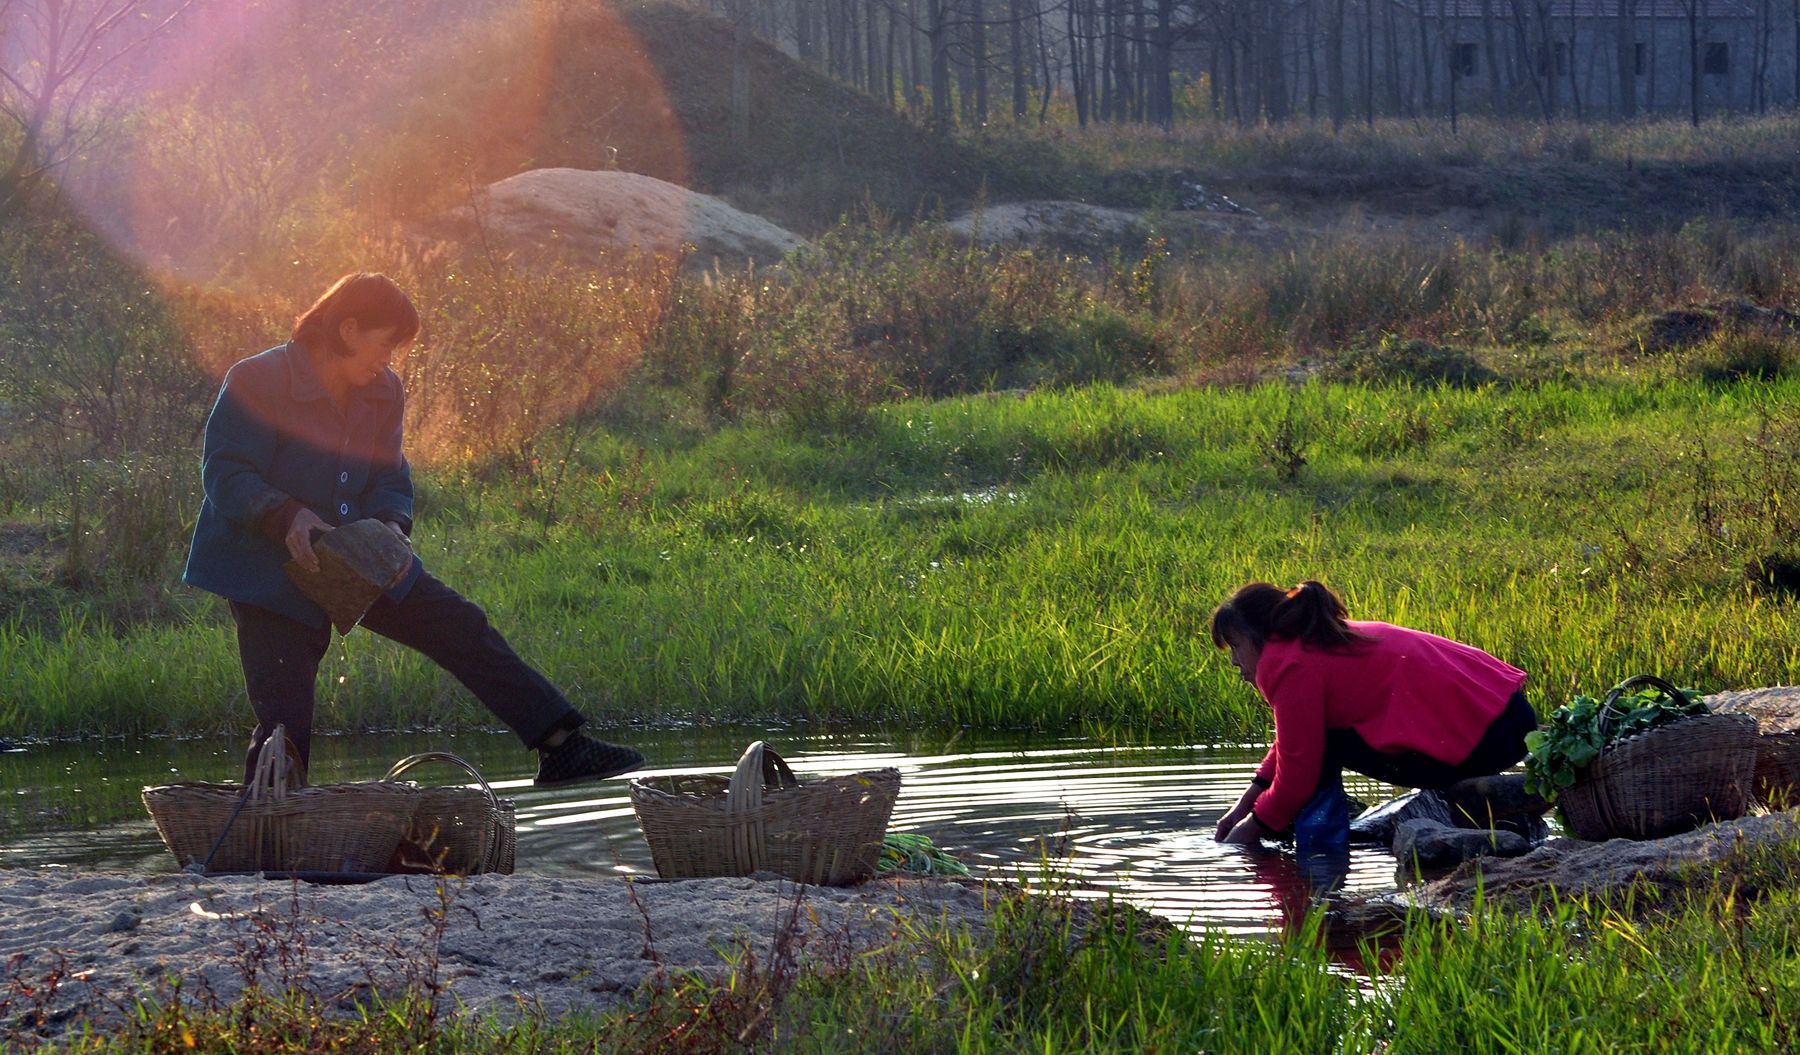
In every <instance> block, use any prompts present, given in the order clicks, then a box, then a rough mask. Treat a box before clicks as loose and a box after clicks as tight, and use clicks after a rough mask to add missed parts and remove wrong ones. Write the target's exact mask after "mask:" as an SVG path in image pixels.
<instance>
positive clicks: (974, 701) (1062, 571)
mask: <svg viewBox="0 0 1800 1055" xmlns="http://www.w3.org/2000/svg"><path fill="white" fill-rule="evenodd" d="M1796 391H1797V390H1796V382H1794V381H1792V380H1777V381H1773V382H1749V381H1743V382H1736V383H1732V384H1726V385H1712V384H1705V383H1701V382H1694V381H1638V382H1632V381H1619V382H1615V383H1613V384H1608V385H1593V386H1566V385H1557V384H1545V385H1540V386H1536V387H1518V388H1510V389H1507V388H1483V389H1476V390H1466V389H1409V388H1401V387H1366V386H1360V385H1340V384H1325V383H1318V382H1314V383H1310V384H1307V385H1305V386H1303V387H1301V388H1299V389H1289V388H1287V387H1285V386H1275V385H1269V386H1261V387H1256V388H1250V389H1238V390H1186V391H1178V392H1169V393H1163V394H1152V393H1145V392H1131V391H1126V390H1121V389H1118V388H1115V387H1110V386H1101V387H1093V388H1086V389H1077V390H1066V391H1041V392H1037V393H1033V394H1030V395H1024V396H977V397H968V398H963V399H956V400H947V401H942V402H936V403H900V404H894V405H889V406H884V407H880V408H876V409H875V410H873V411H872V412H871V415H870V417H869V420H868V427H867V429H866V430H865V431H863V432H860V433H857V434H853V435H805V434H796V433H794V432H792V431H790V430H787V429H784V428H780V427H775V426H751V425H741V426H735V427H728V428H724V429H720V430H718V431H715V432H711V433H708V434H704V435H700V436H697V437H695V438H692V439H690V440H688V441H686V442H681V443H672V444H669V445H667V446H663V447H659V448H657V449H654V450H645V449H641V448H637V447H635V446H634V445H633V444H632V443H631V442H630V441H628V440H626V439H622V438H621V437H619V436H617V435H615V434H612V433H609V432H607V431H606V430H605V429H604V428H603V427H601V426H600V425H598V424H589V425H587V426H585V427H583V429H582V430H581V431H579V432H578V433H574V434H572V435H571V438H570V442H569V443H566V444H564V443H558V444H551V445H549V446H550V447H553V448H554V449H556V450H561V451H566V452H568V455H569V458H568V465H567V467H566V468H565V469H562V470H561V471H560V472H558V473H555V474H554V475H553V474H552V473H550V472H548V471H541V472H540V473H539V475H538V477H537V478H536V483H535V484H534V483H533V482H532V479H531V478H530V477H526V478H523V480H521V479H516V478H508V479H495V480H488V481H486V482H484V481H483V480H482V479H480V478H479V477H476V476H469V475H452V474H440V475H430V474H427V475H425V476H424V477H423V478H422V480H421V492H422V493H421V503H420V515H419V524H418V535H417V541H418V548H419V551H420V552H421V554H422V555H423V557H424V559H425V561H426V563H427V565H428V566H430V567H431V568H433V569H434V570H435V571H436V572H437V574H439V575H440V576H442V577H443V578H444V579H445V580H446V581H448V582H450V583H451V584H453V585H455V586H458V587H460V588H461V589H463V590H465V591H466V592H468V593H469V594H470V595H471V596H472V597H474V598H475V599H476V600H478V601H479V602H480V603H482V604H483V605H484V606H486V607H487V609H488V611H489V613H490V615H491V616H492V617H493V618H494V620H495V621H496V623H497V624H498V625H499V626H500V627H502V628H503V629H504V631H505V632H506V633H507V634H508V635H509V637H510V638H511V639H512V640H513V641H514V642H515V644H516V645H517V646H518V647H519V648H520V650H521V652H522V653H523V654H524V655H526V656H527V657H529V658H530V659H531V660H532V661H533V662H535V663H538V664H540V665H541V666H542V667H543V669H544V670H545V671H546V672H547V673H548V674H549V675H550V676H551V678H552V679H553V680H554V681H556V682H557V683H559V684H560V685H562V686H563V687H564V688H565V689H566V690H567V691H568V692H569V693H570V695H571V696H572V697H573V698H574V699H576V700H577V701H578V702H579V704H580V705H581V706H582V707H583V708H584V709H586V710H588V711H589V712H590V713H592V714H594V715H595V716H596V717H604V718H608V719H618V720H670V721H684V720H706V719H715V718H744V719H758V718H773V717H788V718H795V717H806V718H814V719H853V720H861V721H875V722H894V723H905V724H919V725H926V726H955V725H963V724H967V725H975V726H981V727H999V728H1025V729H1040V730H1086V731H1090V732H1097V733H1102V734H1105V733H1108V732H1125V731H1130V730H1142V729H1156V730H1169V731H1176V732H1180V733H1185V734H1191V735H1196V736H1215V735H1216V736H1246V735H1252V734H1254V733H1256V732H1258V731H1260V730H1261V728H1262V726H1263V723H1264V722H1265V721H1266V714H1265V713H1264V712H1263V711H1262V710H1261V708H1260V707H1259V706H1258V705H1257V704H1256V703H1255V702H1254V697H1253V694H1251V693H1250V692H1249V691H1248V690H1246V689H1244V688H1243V687H1242V686H1240V685H1238V684H1236V682H1235V677H1234V675H1233V674H1232V673H1231V671H1230V669H1229V666H1228V665H1227V664H1226V663H1224V662H1223V660H1222V657H1221V656H1219V655H1218V654H1216V653H1215V651H1214V650H1213V649H1212V648H1211V647H1210V644H1209V643H1208V642H1207V641H1206V640H1205V636H1204V630H1205V625H1206V619H1207V616H1208V613H1209V611H1210V609H1211V607H1212V606H1213V605H1214V604H1216V603H1217V602H1218V601H1219V600H1220V599H1222V598H1223V597H1224V596H1225V595H1226V594H1227V593H1228V592H1229V591H1230V590H1231V589H1233V588H1235V587H1236V586H1237V585H1239V584H1241V583H1242V582H1244V581H1247V580H1250V579H1257V578H1263V579H1269V580H1272V581H1275V582H1292V581H1297V580H1299V579H1301V578H1304V577H1308V576H1321V577H1323V578H1325V579H1326V580H1327V581H1329V582H1331V583H1332V584H1333V585H1334V586H1336V587H1337V588H1338V589H1339V590H1341V591H1342V592H1343V593H1344V595H1345V597H1346V598H1347V600H1348V601H1349V604H1350V607H1351V610H1352V614H1353V615H1355V616H1358V617H1364V618H1373V619H1385V620H1391V621H1395V622H1400V623H1405V624H1408V625H1412V626H1417V627H1421V628H1423V629H1428V630H1432V631H1435V632H1439V633H1444V634H1447V635H1450V636H1454V637H1457V638H1459V639H1461V640H1465V641H1469V642H1472V643H1474V644H1476V645H1479V646H1480V647H1483V648H1485V649H1488V650H1490V651H1492V652H1494V653H1495V654H1498V655H1500V656H1503V657H1506V658H1507V659H1509V660H1511V661H1512V662H1515V663H1517V664H1519V665H1520V666H1522V667H1524V668H1526V669H1527V670H1528V671H1530V673H1531V675H1532V679H1533V680H1532V684H1533V685H1534V686H1535V690H1536V692H1537V694H1538V695H1537V702H1538V703H1539V705H1540V706H1548V705H1553V704H1554V703H1556V702H1559V701H1560V700H1561V699H1562V698H1564V697H1566V696H1567V695H1568V694H1570V693H1571V692H1574V691H1577V690H1586V691H1590V692H1592V691H1595V690H1597V689H1602V688H1604V687H1605V686H1607V685H1609V684H1611V683H1612V682H1614V681H1616V680H1618V679H1619V678H1622V677H1624V676H1625V675H1627V674H1630V673H1635V672H1639V671H1650V672H1656V673H1660V674H1662V675H1664V676H1665V677H1670V678H1673V679H1675V680H1677V681H1679V682H1681V683H1683V684H1692V685H1695V686H1698V687H1701V688H1703V689H1708V690H1712V689H1720V688H1729V687H1738V686H1746V685H1761V684H1781V683H1791V682H1793V681H1795V680H1796V679H1797V678H1800V644H1796V642H1800V627H1797V626H1796V617H1795V614H1794V609H1793V605H1792V602H1791V599H1790V598H1788V597H1786V596H1785V595H1782V594H1778V593H1775V594H1771V593H1768V592H1764V591H1760V590H1758V589H1756V588H1755V587H1754V586H1753V585H1752V584H1751V583H1750V582H1749V581H1748V580H1747V579H1746V578H1745V576H1744V572H1743V567H1744V564H1745V562H1746V560H1747V559H1748V557H1749V556H1750V555H1752V554H1754V553H1757V552H1762V551H1763V550H1764V549H1766V548H1767V547H1768V546H1771V545H1774V544H1775V542H1776V541H1777V540H1776V539H1775V538H1774V536H1775V535H1777V534H1780V533H1783V532H1790V531H1791V527H1790V526H1788V525H1787V522H1786V521H1783V520H1780V519H1779V513H1778V512H1772V511H1771V509H1770V507H1769V506H1768V505H1767V503H1768V502H1770V501H1771V500H1772V498H1771V496H1772V495H1774V496H1775V497H1776V498H1778V497H1779V494H1780V491H1781V489H1782V488H1783V487H1791V486H1792V485H1793V483H1794V479H1795V477H1796V475H1797V474H1800V468H1796V466H1797V465H1800V437H1796V436H1794V435H1793V434H1792V432H1791V430H1790V431H1789V432H1786V433H1780V432H1777V433H1766V432H1765V434H1764V436H1763V440H1762V442H1763V444H1764V446H1765V447H1766V448H1767V450H1764V449H1762V448H1758V447H1756V446H1755V445H1754V444H1753V441H1754V440H1755V439H1756V437H1757V435H1758V428H1759V423H1761V422H1762V421H1763V419H1764V418H1772V420H1774V421H1776V422H1777V424H1779V421H1780V420H1781V417H1782V415H1783V414H1784V413H1785V411H1784V409H1783V408H1786V407H1791V406H1792V405H1793V403H1794V400H1795V397H1796ZM1284 422H1285V429H1284ZM1284 434H1285V435H1286V437H1287V439H1286V442H1287V443H1288V445H1289V448H1290V451H1291V453H1294V454H1298V456H1299V457H1300V458H1302V459H1304V464H1303V465H1302V466H1300V468H1299V469H1298V472H1297V474H1296V475H1295V476H1294V478H1292V479H1287V478H1286V477H1287V475H1288V471H1289V469H1290V468H1291V462H1289V461H1287V460H1284V458H1283V456H1281V455H1280V454H1279V453H1278V451H1279V449H1280V447H1279V442H1280V438H1281V437H1282V436H1283V435H1284ZM1770 452H1772V454H1770ZM1770 457H1773V458H1774V460H1773V461H1770V460H1769V458H1770ZM1770 465H1774V466H1775V467H1776V472H1775V474H1774V475H1771V474H1770V471H1769V468H1768V467H1769V466H1770ZM1702 466H1704V469H1702V468H1701V467H1702ZM551 479H555V480H557V481H558V482H557V483H556V485H555V486H556V490H555V493H554V494H551V493H550V491H549V488H550V483H549V482H548V481H549V480H551ZM1790 493H1791V492H1790ZM49 588H50V587H45V589H49ZM81 610H82V607H81V601H80V600H79V598H76V599H74V600H71V601H70V602H69V605H68V607H66V608H64V609H59V610H58V611H59V612H61V613H62V614H61V615H60V616H59V617H58V618H51V619H47V620H41V621H37V620H34V621H27V620H25V619H23V618H21V617H15V618H14V619H13V620H12V622H11V623H9V624H8V625H7V626H6V629H5V633H4V635H0V671H3V672H4V673H3V674H0V730H4V731H6V732H7V733H8V734H12V733H20V732H29V733H33V734H37V735H63V734H75V733H81V732H102V731H103V732H133V733H141V732H152V733H172V732H184V733H192V732H196V731H199V730H203V729H212V728H217V727H219V726H221V725H222V724H225V723H227V722H229V721H230V718H229V716H230V715H231V714H233V713H235V710H236V709H235V707H234V706H233V704H232V701H233V699H234V698H235V697H236V696H237V694H238V693H239V691H240V690H239V688H238V673H237V664H236V657H235V652H234V646H233V644H232V639H231V633H230V630H229V627H228V624H227V622H226V621H225V620H224V619H223V618H222V613H221V611H220V608H219V606H218V605H216V604H213V603H210V602H205V601H204V600H199V599H196V601H195V603H193V604H192V605H191V607H188V608H186V609H185V612H184V614H178V615H175V616H171V617H161V618H152V619H148V620H144V621H141V622H138V623H131V624H125V625H118V624H116V623H110V622H107V621H104V620H99V619H96V618H90V619H88V620H84V619H83V618H81V617H80V616H79V614H77V613H79V612H80V611H81ZM325 671H326V676H325V678H324V679H323V681H322V685H321V699H322V708H321V724H322V726H324V727H327V728H350V729H355V728H368V727H390V726H405V725H413V724H417V723H422V722H431V721H448V722H451V723H458V722H478V721H480V720H481V718H482V714H481V713H480V712H479V710H478V708H477V707H476V706H475V705H474V704H473V701H472V700H470V699H469V698H467V696H466V695H465V694H463V693H462V691H461V690H460V689H459V688H457V687H455V685H454V683H453V682H451V681H450V680H449V679H448V678H447V676H444V675H442V674H441V673H440V672H437V671H436V670H435V669H434V668H431V667H430V666H429V665H428V664H427V663H426V662H425V661H423V660H422V659H420V658H418V657H416V656H413V655H412V654H410V653H408V652H406V651H405V650H403V649H400V648H398V647H396V646H392V645H389V644H387V643H385V642H381V641H379V640H378V639H376V638H374V637H372V636H370V635H367V634H353V635H352V636H351V637H350V638H348V639H346V640H345V641H344V642H343V644H342V645H341V646H338V647H334V650H333V652H332V653H331V654H330V655H329V656H328V657H327V660H326V667H325Z"/></svg>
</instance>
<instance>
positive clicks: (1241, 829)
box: [1219, 813, 1268, 846]
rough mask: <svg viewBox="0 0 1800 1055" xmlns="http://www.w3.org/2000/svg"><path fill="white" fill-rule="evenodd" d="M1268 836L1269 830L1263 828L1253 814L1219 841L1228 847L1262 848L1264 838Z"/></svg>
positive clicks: (1238, 823)
mask: <svg viewBox="0 0 1800 1055" xmlns="http://www.w3.org/2000/svg"><path fill="white" fill-rule="evenodd" d="M1267 834H1268V830H1267V829H1265V828H1264V827H1263V826H1262V822H1261V821H1259V820H1257V819H1256V815H1255V814H1254V813H1253V814H1251V815H1250V816H1248V817H1245V818H1244V819H1243V820H1241V821H1239V822H1237V824H1236V826H1234V827H1233V828H1232V829H1231V831H1230V832H1228V833H1226V835H1225V838H1223V839H1221V840H1219V841H1220V842H1222V843H1225V844H1226V845H1228V846H1261V845H1262V841H1263V836H1264V835H1267Z"/></svg>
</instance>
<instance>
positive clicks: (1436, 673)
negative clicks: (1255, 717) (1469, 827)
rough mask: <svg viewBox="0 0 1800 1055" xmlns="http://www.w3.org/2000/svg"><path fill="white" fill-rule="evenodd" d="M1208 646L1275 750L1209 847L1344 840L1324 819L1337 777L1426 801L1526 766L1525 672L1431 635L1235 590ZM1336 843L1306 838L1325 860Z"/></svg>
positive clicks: (1264, 589) (1336, 605)
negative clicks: (1264, 715) (1253, 705)
mask: <svg viewBox="0 0 1800 1055" xmlns="http://www.w3.org/2000/svg"><path fill="white" fill-rule="evenodd" d="M1212 639H1213V644H1215V645H1217V646H1218V647H1220V648H1224V649H1228V650H1230V654H1231V661H1232V663H1233V664H1234V665H1235V666H1236V667H1237V669H1238V673H1239V674H1241V675H1242V676H1243V678H1244V680H1245V681H1247V682H1249V683H1250V684H1252V685H1254V686H1255V687H1256V689H1257V691H1258V692H1260V693H1261V694H1262V696H1263V698H1264V699H1265V700H1266V701H1268V704H1269V706H1270V708H1271V709H1273V710H1274V712H1275V743H1274V745H1273V746H1272V747H1271V748H1270V749H1269V753H1268V755H1267V756H1266V757H1264V758H1263V761H1262V765H1261V766H1259V767H1258V768H1257V771H1256V776H1255V777H1254V778H1253V779H1252V780H1251V782H1250V786H1249V787H1248V788H1246V789H1245V791H1244V794H1243V796H1242V797H1241V798H1240V799H1239V800H1238V802H1237V805H1235V806H1233V807H1232V808H1231V810H1230V811H1228V812H1227V813H1226V814H1225V816H1224V817H1223V818H1221V819H1220V821H1219V825H1218V830H1217V831H1216V832H1215V833H1214V837H1215V838H1216V839H1218V840H1220V841H1221V842H1226V843H1235V844H1239V845H1254V844H1256V843H1257V842H1258V841H1259V840H1261V839H1264V838H1271V837H1274V836H1277V835H1280V834H1282V833H1284V832H1286V831H1288V830H1289V829H1290V828H1292V827H1293V826H1294V823H1295V820H1296V818H1300V817H1302V815H1303V814H1304V815H1306V816H1307V817H1308V818H1309V819H1310V818H1312V817H1316V816H1335V817H1336V818H1340V819H1337V820H1334V821H1332V822H1330V823H1331V824H1332V825H1333V826H1335V827H1347V824H1348V817H1347V814H1345V812H1344V811H1343V810H1342V808H1341V806H1340V807H1339V808H1338V809H1337V810H1336V811H1332V810H1329V809H1326V808H1324V807H1325V806H1326V805H1328V804H1329V803H1328V800H1331V799H1334V798H1335V799H1336V800H1337V801H1338V802H1340V803H1341V801H1342V796H1343V784H1342V773H1343V770H1345V769H1350V770H1353V771H1355V772H1358V773H1362V774H1363V775H1365V776H1369V777H1373V778H1375V779H1376V780H1380V781H1385V782H1386V783H1389V784H1395V785H1399V786H1401V787H1410V788H1435V789H1442V788H1445V787H1448V786H1449V785H1451V784H1453V783H1455V782H1457V781H1459V780H1464V779H1467V778H1469V777H1477V776H1487V775H1489V774H1493V773H1498V772H1500V771H1501V770H1503V769H1506V768H1508V767H1509V766H1512V765H1513V764H1514V763H1516V762H1518V761H1519V760H1520V759H1522V758H1524V757H1525V734H1526V733H1529V732H1530V731H1531V730H1532V729H1534V728H1536V726H1537V716H1536V714H1535V713H1534V712H1533V711H1532V709H1531V704H1530V703H1528V702H1527V701H1526V699H1525V693H1524V685H1525V672H1524V671H1522V670H1520V669H1519V668H1517V667H1514V666H1512V665H1510V664H1507V663H1504V662H1502V661H1500V660H1498V659H1495V658H1494V657H1493V656H1490V655H1488V654H1487V653H1485V652H1483V651H1481V650H1480V649H1477V648H1472V647H1470V646H1469V645H1465V644H1461V643H1460V642H1456V641H1452V640H1450V639H1448V638H1443V637H1439V636H1437V635H1435V634H1428V633H1425V632H1423V631H1420V630H1409V629H1407V628H1405V627H1400V626H1393V625H1390V624H1388V623H1377V622H1359V621H1352V620H1350V619H1349V618H1348V612H1347V610H1346V609H1345V607H1344V603H1343V602H1342V601H1341V600H1339V599H1338V597H1337V595H1336V594H1334V593H1332V592H1331V590H1330V589H1329V588H1327V587H1326V586H1325V585H1324V584H1323V583H1319V582H1313V581H1310V580H1309V581H1307V582H1303V583H1301V584H1300V585H1299V586H1296V587H1294V588H1293V589H1291V590H1284V589H1282V588H1281V587H1279V586H1274V585H1271V584H1269V583H1266V582H1254V583H1250V584H1249V585H1247V586H1244V587H1242V588H1241V589H1239V590H1238V591H1237V592H1236V593H1234V594H1232V595H1231V598H1230V599H1229V600H1227V601H1226V602H1225V603H1224V604H1222V605H1220V606H1219V607H1218V609H1217V610H1216V611H1214V612H1213V616H1212ZM1309 823H1310V821H1309ZM1302 834H1305V833H1302ZM1347 835H1348V832H1347V831H1344V832H1341V833H1340V832H1336V831H1334V832H1329V833H1326V832H1315V833H1313V837H1314V839H1315V840H1317V841H1319V842H1321V843H1323V844H1327V845H1332V846H1341V845H1343V841H1344V839H1346V838H1347ZM1304 841H1305V840H1304V839H1302V842H1304ZM1300 849H1301V850H1302V851H1303V852H1304V851H1305V850H1306V849H1307V847H1306V846H1304V845H1303V846H1301V847H1300Z"/></svg>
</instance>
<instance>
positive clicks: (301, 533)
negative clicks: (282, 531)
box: [282, 507, 331, 571]
mask: <svg viewBox="0 0 1800 1055" xmlns="http://www.w3.org/2000/svg"><path fill="white" fill-rule="evenodd" d="M330 530H331V525H330V524H327V523H325V521H323V520H320V519H319V514H317V513H315V512H313V511H312V510H310V509H307V508H304V507H302V508H301V510H300V512H298V513H295V514H294V522H293V523H291V524H289V525H288V529H287V536H286V537H285V538H284V539H283V540H282V541H284V542H286V543H287V551H288V556H290V557H292V558H294V561H295V562H296V563H298V564H299V565H300V566H301V567H302V568H305V569H306V570H307V571H318V570H319V555H318V554H316V553H314V552H313V547H312V537H313V532H315V531H330Z"/></svg>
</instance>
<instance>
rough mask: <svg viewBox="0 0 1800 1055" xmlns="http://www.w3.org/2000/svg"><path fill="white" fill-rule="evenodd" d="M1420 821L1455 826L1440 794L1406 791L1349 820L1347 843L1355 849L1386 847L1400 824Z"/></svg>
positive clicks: (1392, 839) (1446, 803)
mask: <svg viewBox="0 0 1800 1055" xmlns="http://www.w3.org/2000/svg"><path fill="white" fill-rule="evenodd" d="M1421 819H1422V820H1431V821H1436V822H1438V823H1439V824H1443V825H1445V826H1454V825H1455V823H1456V821H1455V819H1454V818H1453V817H1452V816H1451V813H1450V805H1449V803H1448V802H1446V801H1445V800H1444V796H1443V795H1441V794H1440V793H1438V792H1436V791H1409V792H1407V793H1406V794H1404V795H1401V796H1400V797H1399V798H1395V799H1389V800H1388V801H1387V802H1384V803H1382V804H1381V805H1379V806H1376V807H1374V808H1372V809H1368V810H1365V811H1363V813H1362V814H1361V815H1360V816H1358V817H1357V818H1356V819H1355V820H1353V821H1351V822H1350V842H1351V843H1352V844H1353V845H1357V846H1388V845H1391V844H1392V843H1393V841H1394V832H1395V831H1396V830H1397V829H1398V828H1399V827H1400V825H1401V824H1403V823H1405V822H1406V821H1409V820H1421Z"/></svg>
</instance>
